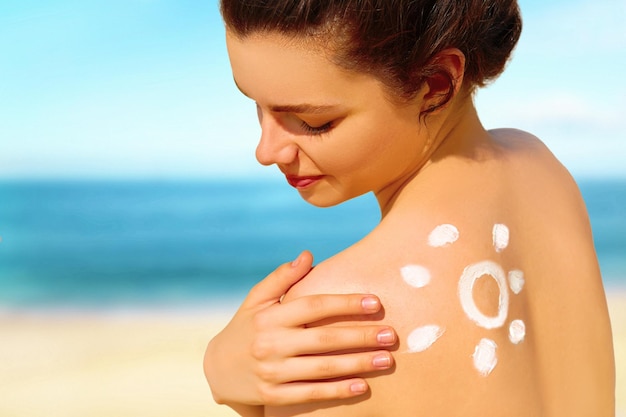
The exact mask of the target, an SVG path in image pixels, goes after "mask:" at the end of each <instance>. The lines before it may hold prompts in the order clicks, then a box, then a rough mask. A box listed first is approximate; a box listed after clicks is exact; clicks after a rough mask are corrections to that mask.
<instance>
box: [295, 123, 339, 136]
mask: <svg viewBox="0 0 626 417" xmlns="http://www.w3.org/2000/svg"><path fill="white" fill-rule="evenodd" d="M300 127H301V128H302V130H304V131H305V132H306V133H307V134H309V135H311V136H318V135H322V134H324V133H326V132H328V131H329V130H330V129H332V127H333V122H328V123H324V124H323V125H321V126H311V125H309V124H308V123H306V122H304V121H302V122H301V123H300Z"/></svg>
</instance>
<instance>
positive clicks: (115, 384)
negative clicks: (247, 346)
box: [0, 291, 626, 417]
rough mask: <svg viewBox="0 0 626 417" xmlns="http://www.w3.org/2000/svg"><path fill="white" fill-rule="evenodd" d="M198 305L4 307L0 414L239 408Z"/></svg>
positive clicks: (622, 317)
mask: <svg viewBox="0 0 626 417" xmlns="http://www.w3.org/2000/svg"><path fill="white" fill-rule="evenodd" d="M608 299H609V308H610V312H611V319H612V325H613V333H614V343H615V353H616V361H617V416H618V417H626V291H624V292H615V291H613V292H611V293H609V296H608ZM227 319H228V316H227V315H226V314H224V313H216V312H198V311H167V310H158V311H133V312H129V311H111V312H68V311H65V312H58V311H57V312H2V313H0V334H1V335H2V339H1V342H0V358H2V360H1V361H0V415H1V416H3V417H27V416H33V417H34V416H37V417H40V416H44V415H45V416H48V417H54V416H63V417H79V416H80V417H84V416H90V417H98V416H107V417H108V416H124V417H127V416H141V417H144V416H150V417H159V416H168V417H169V416H185V417H194V416H211V417H212V416H215V417H220V416H235V415H236V414H235V413H233V412H232V411H230V410H229V409H228V408H226V407H223V406H219V405H217V404H215V403H214V402H213V401H212V398H211V395H210V391H209V389H208V386H207V384H206V382H205V380H204V375H203V374H202V356H203V353H204V348H205V345H206V343H207V341H208V340H209V339H210V338H211V337H212V335H213V334H215V333H216V332H217V331H219V330H220V329H221V328H222V327H223V326H224V324H225V323H226V322H227Z"/></svg>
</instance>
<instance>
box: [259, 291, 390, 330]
mask: <svg viewBox="0 0 626 417" xmlns="http://www.w3.org/2000/svg"><path fill="white" fill-rule="evenodd" d="M380 309H381V303H380V300H379V299H378V297H376V296H374V295H363V294H317V295H309V296H306V297H301V298H296V299H295V300H291V301H289V302H286V303H283V304H282V306H281V309H280V311H278V310H274V311H268V312H267V315H268V317H267V320H270V321H272V322H275V323H279V324H281V325H283V326H303V325H307V324H311V323H314V322H316V321H320V320H323V319H328V318H333V317H340V316H352V315H363V314H375V313H377V312H378V311H380Z"/></svg>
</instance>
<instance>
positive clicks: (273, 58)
mask: <svg viewBox="0 0 626 417" xmlns="http://www.w3.org/2000/svg"><path fill="white" fill-rule="evenodd" d="M227 47H228V52H229V56H230V62H231V67H232V72H233V76H234V79H235V82H236V84H237V86H238V87H239V89H240V90H241V91H242V92H243V93H244V94H245V95H246V96H248V97H249V98H251V99H252V100H254V101H255V102H256V105H257V112H258V117H259V122H260V125H261V138H260V140H259V144H258V146H257V149H256V157H257V159H258V161H259V162H260V163H261V164H263V165H272V164H276V165H277V166H278V168H279V169H280V170H281V172H282V173H283V174H284V175H285V177H286V179H287V182H288V183H289V184H290V185H291V186H293V187H294V188H296V189H297V190H298V191H299V192H300V195H301V196H302V197H303V198H304V199H305V200H306V201H308V202H309V203H311V204H314V205H316V206H321V207H325V206H331V205H335V204H338V203H341V202H343V201H346V200H348V199H350V198H353V197H356V196H359V195H362V194H365V193H367V192H369V191H373V192H374V193H376V195H377V198H378V199H379V203H380V205H381V208H382V209H383V210H384V207H385V205H386V203H387V202H388V201H387V200H388V199H389V198H391V196H392V195H393V194H394V193H395V190H397V189H399V188H400V187H401V185H402V184H403V183H404V182H405V181H406V180H407V178H409V177H410V176H411V175H413V174H414V173H415V172H417V170H419V169H420V167H421V166H422V165H423V164H424V162H425V158H426V156H425V152H424V148H425V143H426V129H425V128H424V125H423V124H422V123H421V122H420V118H419V113H420V109H421V107H420V106H421V104H422V103H421V102H420V101H419V100H417V99H416V101H415V102H413V103H410V104H407V105H398V104H393V103H392V102H391V101H390V100H389V99H388V98H387V96H386V95H385V90H384V87H383V86H382V85H381V84H380V83H379V82H378V81H377V80H376V79H375V78H374V77H372V76H370V75H367V74H363V73H356V72H349V71H346V70H344V69H342V68H340V67H339V66H337V65H335V64H334V63H332V62H331V61H330V60H329V59H328V57H327V56H326V55H324V52H323V50H321V49H320V48H319V47H317V46H315V47H312V46H311V45H307V43H305V42H294V41H293V40H292V41H290V39H289V38H286V37H284V36H282V35H279V34H259V35H252V36H250V37H246V38H245V39H243V40H242V39H239V38H237V37H236V36H234V35H232V34H230V33H227Z"/></svg>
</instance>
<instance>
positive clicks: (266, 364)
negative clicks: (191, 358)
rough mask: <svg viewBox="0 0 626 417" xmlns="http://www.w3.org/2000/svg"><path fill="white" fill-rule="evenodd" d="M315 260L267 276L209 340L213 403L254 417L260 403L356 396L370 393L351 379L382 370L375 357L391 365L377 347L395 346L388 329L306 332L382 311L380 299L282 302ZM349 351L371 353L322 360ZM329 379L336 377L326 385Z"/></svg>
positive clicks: (207, 356) (301, 259)
mask: <svg viewBox="0 0 626 417" xmlns="http://www.w3.org/2000/svg"><path fill="white" fill-rule="evenodd" d="M312 262H313V257H312V256H311V254H310V253H309V252H303V253H302V254H301V255H300V256H299V257H298V258H297V259H296V260H295V261H294V262H292V263H290V264H284V265H282V266H280V267H279V268H278V269H276V270H275V271H274V272H272V273H271V274H270V275H269V276H267V277H266V278H265V279H264V280H263V281H261V282H260V283H259V284H257V285H256V286H255V287H254V288H253V289H252V290H251V291H250V293H249V294H248V297H247V298H246V299H245V301H244V302H243V304H242V305H241V307H240V308H239V310H238V311H237V313H236V314H235V316H234V317H233V318H232V320H231V322H230V323H229V324H228V325H227V326H226V328H224V330H222V332H220V333H219V334H218V335H217V336H215V337H214V338H213V340H211V342H210V343H209V345H208V347H207V350H206V354H205V358H204V371H205V375H206V377H207V381H208V382H209V385H210V386H211V390H212V393H213V397H214V399H215V401H216V402H218V403H220V404H226V405H228V406H230V407H231V408H233V409H234V410H235V411H237V412H238V413H240V414H241V415H245V416H255V415H262V412H263V410H262V405H286V404H297V403H306V402H313V401H322V400H330V399H339V398H349V397H354V396H358V395H362V394H364V393H365V392H367V390H368V386H367V383H366V382H365V380H364V379H362V378H352V377H350V376H351V375H355V374H361V373H364V372H371V371H379V370H381V367H377V366H376V365H374V357H376V356H378V357H379V358H380V354H386V355H388V356H389V358H390V359H389V361H387V362H388V364H389V366H391V364H392V362H393V360H392V359H391V354H390V353H389V352H388V351H386V350H381V349H385V348H388V347H391V346H393V345H394V344H395V342H396V335H395V332H394V330H393V329H391V328H390V327H389V326H380V325H364V326H353V327H342V328H337V327H335V328H333V327H316V328H307V324H310V323H314V322H316V321H319V320H322V319H327V318H333V317H339V316H349V315H369V314H374V313H377V312H378V311H379V310H380V309H381V304H380V301H379V300H378V298H377V297H375V296H372V295H362V294H349V295H314V296H307V297H303V298H298V299H294V300H292V301H290V302H287V303H282V304H281V303H280V298H281V296H282V295H283V294H284V293H285V292H286V291H287V290H288V289H289V288H290V287H291V286H292V285H293V284H294V283H296V282H297V281H299V280H300V279H301V278H302V277H304V276H305V275H306V274H307V273H308V272H309V271H310V269H311V265H312ZM347 349H371V351H364V352H359V353H350V354H337V355H323V354H325V353H328V352H335V351H342V350H347ZM383 362H385V361H383ZM331 378H340V379H339V380H334V381H327V380H328V379H331ZM318 380H321V381H318ZM301 381H308V382H301ZM255 406H256V407H255Z"/></svg>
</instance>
